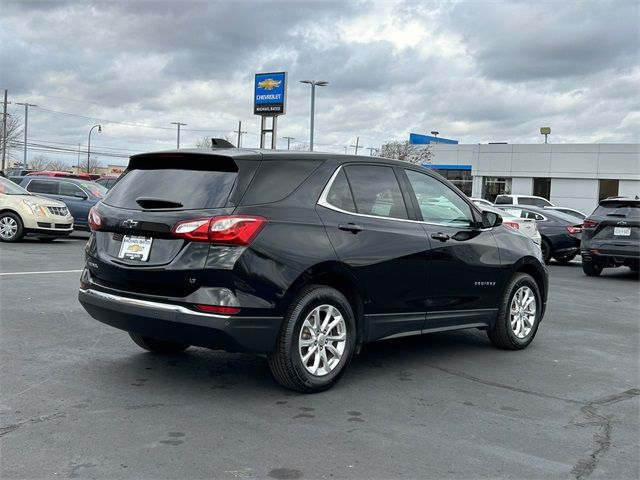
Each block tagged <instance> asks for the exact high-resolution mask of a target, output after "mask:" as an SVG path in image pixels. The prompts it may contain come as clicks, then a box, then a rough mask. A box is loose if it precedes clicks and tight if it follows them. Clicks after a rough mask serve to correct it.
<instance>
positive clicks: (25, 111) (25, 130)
mask: <svg viewBox="0 0 640 480" xmlns="http://www.w3.org/2000/svg"><path fill="white" fill-rule="evenodd" d="M16 105H24V160H23V162H22V166H23V167H24V169H25V170H26V169H27V122H28V119H29V107H37V105H34V104H33V103H28V102H24V103H16Z"/></svg>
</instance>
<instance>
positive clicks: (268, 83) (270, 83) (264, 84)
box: [258, 78, 282, 90]
mask: <svg viewBox="0 0 640 480" xmlns="http://www.w3.org/2000/svg"><path fill="white" fill-rule="evenodd" d="M281 83H282V80H274V79H273V78H267V79H266V80H263V81H261V82H258V86H259V87H260V88H264V89H265V90H273V89H274V88H278V87H279V86H280V84H281Z"/></svg>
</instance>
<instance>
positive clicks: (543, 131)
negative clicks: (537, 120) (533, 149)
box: [540, 127, 551, 143]
mask: <svg viewBox="0 0 640 480" xmlns="http://www.w3.org/2000/svg"><path fill="white" fill-rule="evenodd" d="M540 135H544V143H547V136H549V135H551V127H540Z"/></svg>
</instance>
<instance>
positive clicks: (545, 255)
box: [540, 238, 552, 264]
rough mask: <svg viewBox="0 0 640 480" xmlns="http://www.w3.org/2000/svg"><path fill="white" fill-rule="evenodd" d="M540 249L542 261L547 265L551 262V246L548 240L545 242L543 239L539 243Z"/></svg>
mask: <svg viewBox="0 0 640 480" xmlns="http://www.w3.org/2000/svg"><path fill="white" fill-rule="evenodd" d="M540 249H541V250H542V259H543V260H544V263H546V264H548V263H549V262H550V261H551V251H552V249H551V244H550V243H549V240H545V239H544V238H543V239H542V241H541V242H540Z"/></svg>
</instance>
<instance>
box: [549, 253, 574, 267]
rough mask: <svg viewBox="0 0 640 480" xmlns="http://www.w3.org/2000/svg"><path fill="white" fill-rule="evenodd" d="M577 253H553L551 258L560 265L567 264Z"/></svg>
mask: <svg viewBox="0 0 640 480" xmlns="http://www.w3.org/2000/svg"><path fill="white" fill-rule="evenodd" d="M576 255H578V254H577V253H568V254H566V255H554V256H553V259H554V260H555V261H556V262H558V263H559V264H561V265H567V264H568V263H569V262H570V261H571V260H573V259H574V258H576Z"/></svg>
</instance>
